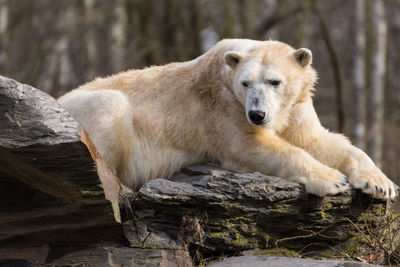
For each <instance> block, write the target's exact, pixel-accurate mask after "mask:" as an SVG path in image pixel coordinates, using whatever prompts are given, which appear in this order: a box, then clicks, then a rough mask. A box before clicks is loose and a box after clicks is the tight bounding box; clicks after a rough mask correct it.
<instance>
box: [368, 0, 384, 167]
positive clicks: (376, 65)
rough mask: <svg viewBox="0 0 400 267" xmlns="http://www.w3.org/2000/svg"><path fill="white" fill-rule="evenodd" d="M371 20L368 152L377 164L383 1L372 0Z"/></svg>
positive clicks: (380, 140) (379, 161)
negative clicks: (372, 37) (372, 50)
mask: <svg viewBox="0 0 400 267" xmlns="http://www.w3.org/2000/svg"><path fill="white" fill-rule="evenodd" d="M372 21H373V25H374V33H375V40H376V43H375V52H374V53H373V55H374V56H373V61H372V74H371V75H372V86H371V105H370V106H371V129H370V131H371V136H372V138H371V141H370V147H369V152H370V156H371V158H372V159H373V160H374V161H375V163H376V164H377V165H378V166H381V165H382V146H383V138H382V137H383V116H384V90H385V72H386V41H387V25H386V16H385V3H384V1H383V0H374V1H373V4H372Z"/></svg>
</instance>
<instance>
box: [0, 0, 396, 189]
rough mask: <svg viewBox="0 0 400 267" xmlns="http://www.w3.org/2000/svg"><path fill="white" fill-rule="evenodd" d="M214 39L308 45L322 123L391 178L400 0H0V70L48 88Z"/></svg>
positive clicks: (197, 50)
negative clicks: (349, 140)
mask: <svg viewBox="0 0 400 267" xmlns="http://www.w3.org/2000/svg"><path fill="white" fill-rule="evenodd" d="M222 38H251V39H259V40H268V39H274V40H280V41H283V42H286V43H288V44H290V45H292V46H294V47H296V48H299V47H307V48H310V49H311V50H312V52H313V58H314V63H313V64H314V67H315V68H316V69H317V71H318V73H319V77H320V80H319V83H318V85H317V91H316V92H315V97H314V99H315V100H314V103H315V107H316V109H317V112H318V114H319V116H320V118H321V121H322V124H323V125H324V126H326V127H328V128H329V129H331V130H332V131H337V132H342V133H344V134H345V135H347V136H349V137H351V139H352V141H353V142H354V143H355V144H356V145H357V146H359V147H361V148H363V149H364V150H365V151H367V152H368V154H369V155H370V156H371V157H372V158H373V159H374V160H375V161H376V162H377V163H378V165H381V166H382V167H383V169H384V171H385V172H386V174H387V175H388V176H389V177H391V178H392V179H393V180H394V181H396V182H397V183H398V184H400V164H399V163H400V89H399V86H400V71H399V70H400V53H399V48H400V45H399V44H400V0H351V1H349V0H304V1H301V0H212V1H211V0H209V1H208V0H115V1H111V0H56V1H55V0H0V74H1V75H4V76H7V77H10V78H13V79H16V80H18V81H20V82H23V83H27V84H30V85H32V86H35V87H37V88H39V89H41V90H43V91H46V92H47V93H49V94H50V95H52V96H54V97H58V96H60V95H62V94H63V93H65V92H67V91H69V90H71V89H73V88H75V87H77V86H78V85H80V84H83V83H86V82H88V81H90V80H92V79H93V78H94V77H96V76H105V75H110V74H112V73H116V72H119V71H122V70H126V69H129V68H143V67H145V66H150V65H159V64H165V63H168V62H171V61H185V60H189V59H192V58H195V57H197V56H199V55H201V54H202V53H204V52H205V51H207V50H208V49H209V48H210V47H211V46H213V45H214V44H215V43H216V42H217V41H218V40H220V39H222ZM177 78H178V79H179V77H177Z"/></svg>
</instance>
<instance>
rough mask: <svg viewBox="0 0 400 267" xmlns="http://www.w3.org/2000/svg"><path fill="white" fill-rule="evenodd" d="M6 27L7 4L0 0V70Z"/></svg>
mask: <svg viewBox="0 0 400 267" xmlns="http://www.w3.org/2000/svg"><path fill="white" fill-rule="evenodd" d="M7 28H8V5H7V1H6V0H0V70H3V68H4V66H3V64H4V62H5V59H6V48H7V39H8V38H7V34H6V33H7Z"/></svg>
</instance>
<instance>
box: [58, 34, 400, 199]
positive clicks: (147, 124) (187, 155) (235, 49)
mask: <svg viewBox="0 0 400 267" xmlns="http://www.w3.org/2000/svg"><path fill="white" fill-rule="evenodd" d="M311 59H312V56H311V52H310V51H309V50H308V49H298V50H295V49H293V48H292V47H290V46H288V45H286V44H283V43H280V42H276V41H265V42H260V41H252V40H241V39H230V40H223V41H221V42H219V43H218V44H217V45H215V46H214V47H213V48H212V49H211V50H210V51H208V52H207V53H205V54H204V55H202V56H200V57H199V58H197V59H195V60H192V61H188V62H183V63H171V64H168V65H165V66H156V67H150V68H146V69H143V70H130V71H127V72H123V73H120V74H117V75H114V76H111V77H107V78H102V79H96V80H95V81H93V82H90V83H88V84H85V85H83V86H80V87H79V88H77V89H75V90H73V91H72V92H70V93H68V94H66V95H64V96H63V97H61V98H60V99H59V102H60V103H61V104H62V105H63V106H64V107H65V108H66V109H67V110H68V111H69V112H70V113H71V115H72V116H73V117H75V118H76V120H78V121H79V122H81V123H82V124H83V125H84V127H85V128H86V130H87V131H88V133H89V135H90V136H91V138H92V140H93V143H94V144H95V145H96V147H97V149H98V151H99V153H100V155H101V156H102V157H103V159H104V160H105V161H106V162H107V163H108V165H109V166H110V168H111V169H112V171H113V172H114V173H115V175H117V176H118V177H120V179H121V181H122V182H123V183H124V184H126V185H127V186H129V187H132V188H134V189H138V188H139V187H140V186H141V185H142V184H143V183H144V182H145V181H146V180H148V179H152V178H157V177H168V176H170V175H171V174H172V173H173V172H174V171H177V170H179V168H180V167H182V166H183V165H186V164H190V163H196V162H203V161H213V162H219V163H220V164H222V166H224V167H226V168H229V169H233V170H240V171H249V172H254V171H259V172H262V173H264V174H267V175H276V176H280V177H285V178H287V179H291V180H294V181H298V182H301V183H303V184H305V186H306V190H307V191H308V192H310V193H314V194H317V195H320V196H323V195H326V194H336V193H339V192H342V191H344V190H347V189H348V188H349V183H348V179H347V178H346V176H347V177H349V180H350V183H351V184H352V185H353V186H354V187H356V188H360V189H362V190H363V191H365V192H368V193H371V194H373V195H374V196H376V197H379V198H394V197H395V186H394V184H393V183H392V182H391V181H390V180H389V179H388V178H386V176H385V175H384V174H383V173H382V172H381V171H380V170H379V169H378V168H377V167H376V166H375V165H374V163H373V162H372V161H371V160H370V159H369V158H368V156H367V155H366V154H365V153H364V152H362V151H361V150H359V149H358V148H356V147H354V146H352V145H351V144H350V142H349V141H348V140H347V139H346V138H345V137H343V136H341V135H338V134H334V133H330V132H329V131H327V130H326V129H325V128H323V127H322V126H321V124H320V122H319V120H318V117H317V115H316V113H315V110H314V107H313V104H312V98H311V96H312V90H313V87H314V83H315V80H316V73H315V71H314V69H313V68H312V67H311ZM257 114H258V115H257ZM260 114H261V115H260Z"/></svg>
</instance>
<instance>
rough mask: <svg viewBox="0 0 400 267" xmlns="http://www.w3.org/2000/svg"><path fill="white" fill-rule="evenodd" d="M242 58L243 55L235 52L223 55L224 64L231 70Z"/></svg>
mask: <svg viewBox="0 0 400 267" xmlns="http://www.w3.org/2000/svg"><path fill="white" fill-rule="evenodd" d="M242 57H243V53H240V52H235V51H228V52H226V53H225V54H224V60H225V63H226V64H227V65H228V66H229V67H231V68H232V69H234V68H235V67H236V65H237V64H239V62H240V60H241V59H242Z"/></svg>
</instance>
